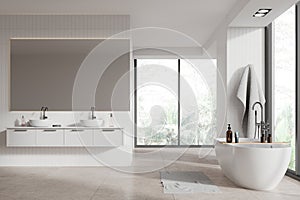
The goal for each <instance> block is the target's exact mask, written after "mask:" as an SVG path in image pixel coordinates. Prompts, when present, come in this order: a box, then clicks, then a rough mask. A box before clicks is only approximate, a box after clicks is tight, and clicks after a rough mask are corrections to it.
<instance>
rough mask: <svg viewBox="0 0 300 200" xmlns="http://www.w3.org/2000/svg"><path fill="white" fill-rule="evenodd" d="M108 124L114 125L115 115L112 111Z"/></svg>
mask: <svg viewBox="0 0 300 200" xmlns="http://www.w3.org/2000/svg"><path fill="white" fill-rule="evenodd" d="M108 126H109V127H114V121H113V115H112V113H110V115H109V119H108Z"/></svg>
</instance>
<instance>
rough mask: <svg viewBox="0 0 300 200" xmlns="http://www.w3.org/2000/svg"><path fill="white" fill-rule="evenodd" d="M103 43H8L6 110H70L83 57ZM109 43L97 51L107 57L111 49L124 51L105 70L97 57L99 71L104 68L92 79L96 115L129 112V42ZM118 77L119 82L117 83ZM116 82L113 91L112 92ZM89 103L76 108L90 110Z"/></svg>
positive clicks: (69, 40) (82, 41)
mask: <svg viewBox="0 0 300 200" xmlns="http://www.w3.org/2000/svg"><path fill="white" fill-rule="evenodd" d="M105 41H106V40H104V39H11V41H10V43H11V45H10V51H11V52H10V65H11V66H10V74H11V75H10V110H11V111H38V110H40V108H41V106H48V107H49V110H52V111H72V110H74V106H73V99H72V97H73V89H74V81H75V79H76V76H78V75H77V73H78V71H79V69H80V68H81V67H82V63H83V62H84V61H85V59H86V58H87V56H88V55H90V54H91V52H93V51H94V49H95V47H98V46H99V44H101V43H104V42H105ZM112 44H113V45H112V46H111V49H110V50H105V49H104V50H102V51H103V52H105V54H107V55H103V56H110V55H109V54H110V53H113V52H114V51H115V50H116V49H122V52H125V53H124V54H122V55H119V56H117V57H116V58H115V59H114V60H112V62H111V63H109V65H107V66H102V65H101V62H102V60H101V56H100V57H99V60H97V62H98V63H99V68H103V67H105V69H104V70H103V73H102V76H101V77H99V80H98V81H97V87H96V91H95V94H93V95H94V96H93V98H94V99H93V101H91V102H94V105H95V106H96V110H98V111H111V110H114V111H129V109H130V103H129V93H130V78H129V76H128V72H129V70H130V67H129V66H130V54H129V52H130V51H129V50H130V42H129V40H127V39H113V42H112ZM124 49H125V50H126V51H123V50H124ZM121 79H122V84H118V82H120V80H121ZM85 80H86V79H85ZM86 81H89V80H86ZM117 84H118V89H117V90H115V86H116V85H117ZM87 98H90V97H87ZM112 98H114V101H112ZM112 102H113V103H114V105H112ZM91 104H93V103H86V104H84V106H81V107H78V108H76V109H78V110H89V109H90V107H91V106H94V105H91ZM112 107H113V108H112ZM76 109H75V110H76Z"/></svg>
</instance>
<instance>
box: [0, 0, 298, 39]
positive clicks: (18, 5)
mask: <svg viewBox="0 0 300 200" xmlns="http://www.w3.org/2000/svg"><path fill="white" fill-rule="evenodd" d="M241 2H243V4H244V5H245V6H243V7H244V9H242V10H241V12H240V11H239V10H238V12H237V13H236V14H238V13H239V12H240V13H239V15H238V17H237V18H235V19H234V21H233V22H232V23H231V25H233V26H237V25H239V26H248V25H247V23H249V22H251V23H252V22H253V19H252V12H253V10H255V9H257V8H259V7H261V6H263V5H264V4H263V3H264V2H265V3H266V2H267V3H268V6H269V7H272V8H274V10H276V7H278V8H280V9H278V12H277V11H276V13H277V14H278V13H279V12H282V10H283V9H285V8H286V7H287V6H289V5H290V4H291V2H296V0H243V1H242V0H147V1H146V0H0V15H5V14H100V15H102V14H103V15H104V14H109V15H117V14H122V15H124V14H125V15H130V18H131V28H140V27H163V28H170V29H174V30H177V31H180V32H182V33H185V34H187V35H188V36H190V37H192V38H194V39H195V40H196V41H198V42H199V43H200V44H204V43H205V42H206V41H207V40H209V39H210V37H211V35H213V33H214V32H215V31H216V30H217V29H218V27H219V26H220V24H222V23H224V22H225V21H226V18H227V17H228V16H229V15H230V13H231V11H234V10H236V9H234V8H235V6H236V5H238V4H239V6H240V5H241ZM274 13H275V11H274ZM249 14H250V15H251V18H249ZM270 14H271V13H270ZM274 16H275V15H274ZM270 19H271V18H269V20H270ZM253 23H256V24H257V26H262V25H263V26H264V25H265V24H266V22H264V23H260V22H259V21H256V22H253Z"/></svg>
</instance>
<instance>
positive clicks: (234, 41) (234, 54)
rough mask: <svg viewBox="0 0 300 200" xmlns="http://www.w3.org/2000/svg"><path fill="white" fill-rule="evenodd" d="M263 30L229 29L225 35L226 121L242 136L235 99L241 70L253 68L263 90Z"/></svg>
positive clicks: (240, 104)
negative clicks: (250, 65)
mask: <svg viewBox="0 0 300 200" xmlns="http://www.w3.org/2000/svg"><path fill="white" fill-rule="evenodd" d="M264 51H265V48H264V28H229V30H228V34H227V95H228V111H227V120H228V123H231V124H232V127H233V130H234V131H238V132H240V133H241V134H242V136H243V135H244V133H243V128H242V124H241V121H242V117H243V116H242V114H243V106H242V103H241V102H240V101H239V100H238V99H237V97H236V93H237V87H238V85H239V83H240V78H241V77H240V75H241V69H242V68H243V67H245V66H246V65H248V64H252V65H253V66H254V69H255V72H256V74H257V77H258V81H259V83H260V84H261V86H262V88H264V62H265V57H264Z"/></svg>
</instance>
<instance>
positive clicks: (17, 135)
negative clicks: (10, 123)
mask: <svg viewBox="0 0 300 200" xmlns="http://www.w3.org/2000/svg"><path fill="white" fill-rule="evenodd" d="M35 145H36V130H28V129H11V130H7V134H6V146H8V147H19V146H23V147H31V146H35Z"/></svg>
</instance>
